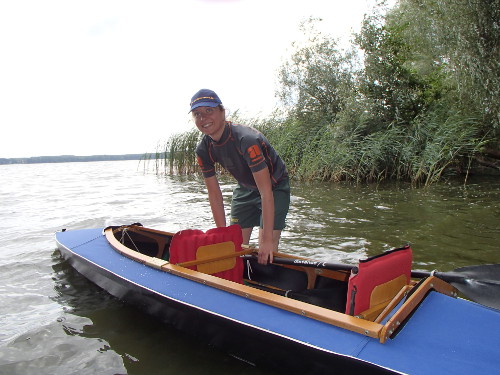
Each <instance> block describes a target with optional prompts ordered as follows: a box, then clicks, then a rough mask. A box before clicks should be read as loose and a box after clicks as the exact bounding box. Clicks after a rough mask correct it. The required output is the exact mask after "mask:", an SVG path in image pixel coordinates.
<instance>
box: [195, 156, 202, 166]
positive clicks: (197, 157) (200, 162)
mask: <svg viewBox="0 0 500 375" xmlns="http://www.w3.org/2000/svg"><path fill="white" fill-rule="evenodd" d="M196 159H197V160H198V165H199V166H200V168H202V169H203V161H202V160H201V158H200V157H199V156H196Z"/></svg>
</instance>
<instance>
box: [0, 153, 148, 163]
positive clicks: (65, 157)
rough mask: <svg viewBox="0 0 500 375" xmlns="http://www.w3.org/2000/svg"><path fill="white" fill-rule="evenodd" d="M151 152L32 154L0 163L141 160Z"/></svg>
mask: <svg viewBox="0 0 500 375" xmlns="http://www.w3.org/2000/svg"><path fill="white" fill-rule="evenodd" d="M150 156H151V154H148V153H144V154H125V155H90V156H75V155H60V156H33V157H29V158H0V165H5V164H41V163H71V162H90V161H115V160H143V159H148V158H149V157H150Z"/></svg>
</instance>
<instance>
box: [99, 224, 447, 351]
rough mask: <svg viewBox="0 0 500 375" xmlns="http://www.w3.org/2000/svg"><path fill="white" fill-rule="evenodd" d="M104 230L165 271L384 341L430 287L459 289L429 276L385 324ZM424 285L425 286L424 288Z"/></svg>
mask: <svg viewBox="0 0 500 375" xmlns="http://www.w3.org/2000/svg"><path fill="white" fill-rule="evenodd" d="M129 228H131V227H129ZM115 230H116V229H115ZM144 230H145V231H147V232H152V233H156V234H163V235H172V236H173V235H174V234H173V233H169V232H161V231H156V230H152V229H149V228H143V227H137V228H134V230H133V231H134V232H143V231H144ZM104 234H105V236H106V239H107V240H108V242H109V244H110V245H111V247H113V249H115V250H116V251H118V252H119V253H120V254H122V255H124V256H126V257H128V258H130V259H133V260H135V261H137V262H140V263H142V264H145V265H148V266H150V267H153V268H156V269H159V270H161V271H164V272H168V273H171V274H173V275H176V276H179V277H183V278H186V279H189V280H193V281H196V282H199V283H201V284H204V285H208V286H211V287H214V288H217V289H220V290H224V291H226V292H230V293H233V294H236V295H239V296H241V297H244V298H249V299H251V300H254V301H257V302H260V303H264V304H267V305H270V306H274V307H277V308H279V309H283V310H286V311H290V312H293V313H296V314H299V315H302V316H305V317H308V318H311V319H315V320H318V321H321V322H323V323H327V324H331V325H333V326H336V327H339V328H343V329H347V330H350V331H353V332H356V333H359V334H362V335H365V336H368V337H372V338H376V339H379V340H380V342H381V343H384V342H385V341H386V340H387V339H388V338H389V337H391V335H392V334H393V333H394V331H395V330H396V328H397V327H398V326H399V325H400V324H401V322H403V320H404V319H406V318H407V317H408V316H409V315H410V313H411V311H412V310H413V309H414V308H416V307H417V306H418V304H419V303H420V301H421V300H422V299H423V298H424V297H425V295H426V294H427V293H428V291H429V290H430V289H435V290H438V289H439V290H438V291H440V292H444V293H445V294H448V295H453V294H454V292H455V289H454V288H453V287H452V286H450V285H449V284H447V283H445V282H444V281H442V280H440V279H438V278H436V277H430V278H429V279H432V282H428V280H426V281H425V282H424V283H423V285H422V286H421V287H420V288H419V290H418V291H417V292H416V293H414V294H413V295H412V296H411V297H410V298H409V299H408V301H406V302H405V303H404V304H403V306H402V307H401V308H400V309H399V310H398V311H397V312H396V313H395V314H394V315H393V316H392V317H391V319H389V320H388V322H387V323H386V324H385V325H382V324H380V323H379V322H373V321H369V320H365V319H361V318H358V317H353V316H350V315H346V314H343V313H340V312H337V311H333V310H329V309H326V308H323V307H319V306H315V305H311V304H309V303H306V302H302V301H298V300H294V299H290V298H287V297H284V296H280V295H276V294H273V293H270V292H267V291H264V290H260V289H256V288H253V287H250V286H247V285H242V284H238V283H235V282H233V281H229V280H225V279H222V278H219V277H216V276H212V275H208V274H205V273H201V272H198V271H195V270H191V269H188V268H185V267H183V266H181V265H175V264H171V263H170V262H168V261H166V260H163V259H159V258H156V257H151V256H147V255H144V254H141V253H139V252H138V251H135V250H133V249H130V248H128V247H126V246H125V245H123V244H122V243H120V242H119V241H118V240H117V239H116V237H115V236H114V232H113V229H112V228H106V229H105V231H104ZM255 250H256V249H252V248H248V247H247V248H245V250H243V251H241V252H235V253H234V256H239V255H243V254H248V253H251V252H252V251H255ZM277 255H279V256H284V257H290V258H294V257H293V256H291V255H289V254H282V253H277ZM220 258H221V257H220V256H219V257H214V258H207V259H203V260H201V261H193V262H194V263H193V262H186V263H189V265H195V264H199V263H202V262H210V261H216V260H220ZM222 258H223V259H227V255H224V256H223V257H222ZM191 263H192V264H191ZM436 287H437V289H436ZM422 288H424V289H423V290H421V289H422Z"/></svg>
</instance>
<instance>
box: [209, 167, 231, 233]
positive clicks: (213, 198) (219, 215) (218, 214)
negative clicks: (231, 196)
mask: <svg viewBox="0 0 500 375" xmlns="http://www.w3.org/2000/svg"><path fill="white" fill-rule="evenodd" d="M205 185H206V187H207V190H208V200H209V201H210V208H211V209H212V215H213V217H214V221H215V225H216V226H217V227H225V226H226V213H225V211H224V200H223V198H222V191H221V189H220V186H219V181H218V180H217V177H216V176H212V177H208V178H205Z"/></svg>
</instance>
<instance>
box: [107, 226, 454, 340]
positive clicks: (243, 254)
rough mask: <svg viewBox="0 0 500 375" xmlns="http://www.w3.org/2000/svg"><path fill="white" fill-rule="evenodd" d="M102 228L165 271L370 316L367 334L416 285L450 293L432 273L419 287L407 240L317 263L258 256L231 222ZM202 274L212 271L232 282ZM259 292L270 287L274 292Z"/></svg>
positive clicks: (123, 248)
mask: <svg viewBox="0 0 500 375" xmlns="http://www.w3.org/2000/svg"><path fill="white" fill-rule="evenodd" d="M105 233H106V235H107V237H108V241H110V243H111V245H112V246H113V247H114V248H115V249H116V250H117V251H119V252H121V253H123V254H124V255H126V256H128V257H130V258H133V259H135V260H137V261H140V262H142V263H146V264H148V265H150V266H153V267H156V268H159V269H162V270H164V271H166V272H174V273H176V274H178V275H179V276H182V277H188V278H191V279H194V280H197V281H200V282H204V283H207V282H209V283H210V284H211V285H213V286H214V287H218V288H221V289H226V290H230V291H231V292H233V293H237V294H241V295H245V296H249V295H252V294H253V292H250V293H249V292H248V290H249V289H248V287H250V288H252V289H251V290H255V297H254V298H255V299H258V300H261V301H264V302H266V303H277V304H278V305H279V306H280V307H282V308H283V305H286V304H287V303H286V301H285V302H283V301H284V300H282V299H279V297H276V298H274V299H273V297H272V296H280V297H284V298H286V299H287V300H290V301H300V302H305V303H307V304H309V305H312V306H314V307H311V308H310V309H309V310H307V309H305V308H304V306H303V305H294V304H293V302H290V307H289V309H290V310H291V311H300V312H301V313H302V314H303V315H311V316H316V317H319V318H318V319H319V320H323V321H328V322H330V321H339V319H340V320H342V319H341V318H339V317H340V315H339V314H337V315H335V314H333V313H330V315H328V311H330V312H336V313H340V314H342V315H344V316H348V317H355V318H360V319H359V320H364V321H367V322H370V323H371V322H373V323H375V324H376V326H375V325H373V326H370V325H366V326H365V327H364V328H363V327H362V328H360V329H361V330H363V332H362V333H364V334H367V335H370V336H374V337H379V338H380V337H381V332H380V330H382V329H384V330H386V331H388V332H384V334H383V338H381V341H382V342H383V341H385V339H386V338H387V337H390V336H392V335H393V334H394V331H395V328H396V327H395V325H398V326H399V325H400V324H401V321H397V323H394V324H393V325H389V327H387V324H386V323H387V321H388V320H389V318H391V317H392V316H393V315H394V311H395V310H397V309H400V308H401V305H402V304H404V303H405V301H408V299H409V298H410V297H411V296H412V294H414V293H413V292H415V291H417V290H419V293H418V294H420V295H421V296H420V297H419V299H418V300H417V301H421V300H422V299H423V298H425V295H426V293H428V292H429V290H431V289H432V290H437V289H440V290H439V291H440V292H444V293H446V294H449V295H453V288H452V287H451V286H449V285H448V284H446V283H444V284H446V285H441V284H440V283H439V279H436V278H432V279H435V280H432V281H433V283H432V284H430V286H429V285H428V286H427V287H424V288H421V287H420V285H421V284H422V281H423V280H422V281H421V282H418V283H417V281H414V280H412V279H411V266H412V250H411V248H410V246H404V247H402V248H398V249H394V250H391V251H386V252H384V253H382V254H380V255H378V256H375V257H371V258H368V259H366V260H363V261H361V262H360V263H359V264H358V265H357V266H355V267H353V266H347V265H345V266H344V269H342V267H339V268H337V269H328V268H324V267H322V266H321V265H320V263H321V262H308V261H307V260H305V259H304V258H301V257H296V256H292V255H289V254H284V253H281V252H277V253H275V254H274V259H275V261H274V262H273V263H272V264H267V265H262V264H259V263H258V261H257V257H256V252H257V251H258V250H257V249H255V248H250V247H248V246H245V245H242V239H241V229H239V227H238V226H236V225H232V226H230V227H226V228H215V229H211V230H208V231H206V232H203V231H200V230H191V229H188V230H184V231H180V232H177V233H169V232H163V231H159V230H154V229H150V228H144V227H142V226H141V225H140V224H134V225H129V226H122V227H110V228H107V229H106V230H105ZM280 260H282V261H281V263H282V264H281V263H280ZM285 261H286V262H285ZM295 262H296V263H295ZM188 270H191V271H196V272H194V273H193V272H190V271H188ZM201 275H211V276H216V277H217V278H220V279H222V280H226V281H231V282H232V283H229V284H228V283H227V282H225V281H224V282H223V281H222V280H220V279H210V278H207V277H206V276H201ZM217 280H220V281H217ZM234 283H236V285H235V284H234ZM238 285H240V286H238ZM436 285H437V286H436ZM438 287H439V288H438ZM261 292H266V293H270V294H271V297H268V296H269V294H265V295H262V293H261ZM259 293H261V294H259ZM418 303H419V302H412V304H411V306H410V307H407V308H406V310H407V311H405V314H404V315H405V316H408V315H410V313H411V310H413V309H414V308H415V305H417V304H418ZM315 307H319V308H321V309H319V310H318V309H315ZM323 309H327V310H328V311H326V312H325V311H324V310H323ZM332 314H333V317H331V316H332ZM343 324H344V325H349V324H351V323H350V321H348V322H347V323H345V322H344V323H343ZM384 324H386V325H385V326H383V325H384ZM341 325H342V324H341ZM367 327H368V328H367ZM347 328H349V327H347ZM368 331H370V332H368Z"/></svg>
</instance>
